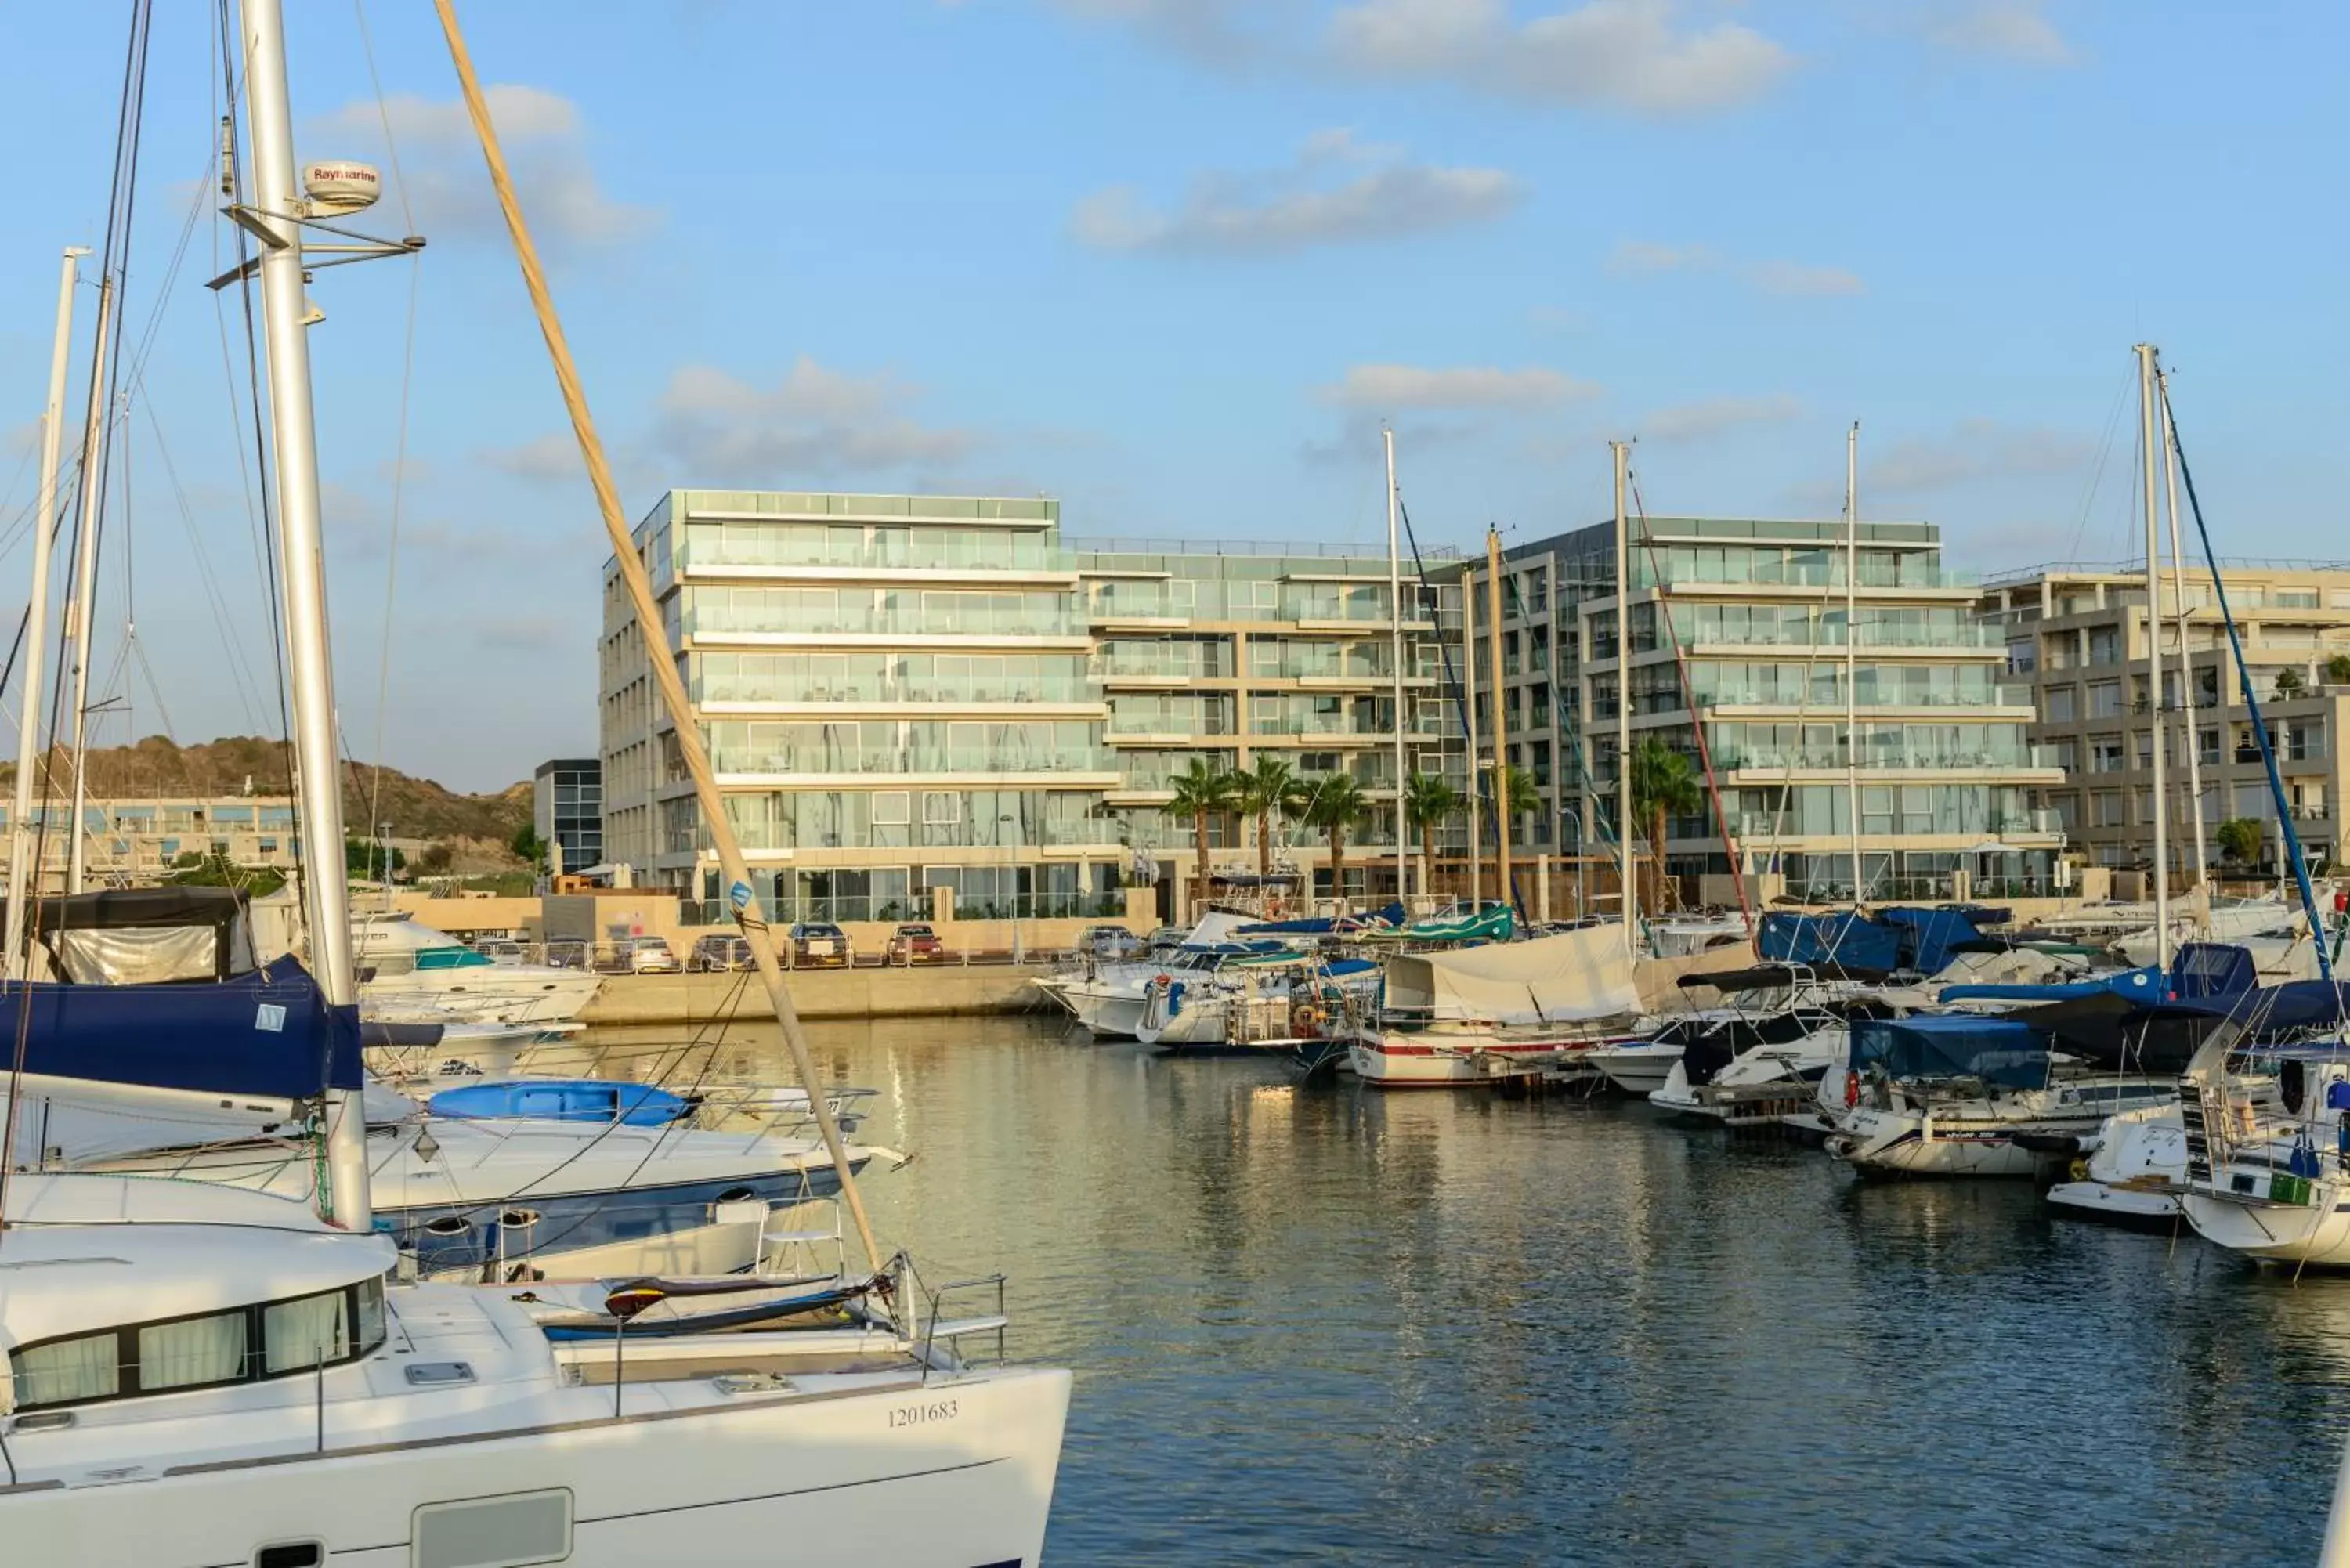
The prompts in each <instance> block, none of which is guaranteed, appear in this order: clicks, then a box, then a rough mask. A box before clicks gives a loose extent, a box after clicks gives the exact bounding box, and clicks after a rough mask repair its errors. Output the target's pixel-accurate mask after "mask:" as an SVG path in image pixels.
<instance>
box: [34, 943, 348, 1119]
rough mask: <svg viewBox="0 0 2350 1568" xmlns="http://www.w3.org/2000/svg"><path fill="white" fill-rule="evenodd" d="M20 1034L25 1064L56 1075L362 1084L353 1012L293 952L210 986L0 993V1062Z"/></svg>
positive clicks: (42, 986) (287, 1085)
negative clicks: (335, 1003) (332, 998)
mask: <svg viewBox="0 0 2350 1568" xmlns="http://www.w3.org/2000/svg"><path fill="white" fill-rule="evenodd" d="M27 1013H29V1015H30V1016H29V1018H28V1017H27V1016H26V1014H27ZM27 1024H29V1028H28V1027H26V1025H27ZM20 1031H21V1032H22V1033H20ZM20 1038H21V1039H23V1040H24V1042H25V1053H26V1054H25V1071H26V1072H27V1073H37V1074H43V1075H47V1076H50V1077H57V1078H87V1079H91V1080H93V1081H96V1082H99V1083H107V1084H142V1085H149V1086H151V1087H153V1088H159V1089H189V1090H193V1091H196V1092H197V1093H200V1094H215V1095H257V1096H270V1097H272V1098H280V1099H289V1100H291V1099H304V1098H307V1097H309V1096H314V1095H317V1094H318V1093H319V1092H320V1091H321V1090H323V1089H330V1088H331V1089H357V1088H359V1087H360V1086H362V1085H363V1084H364V1082H365V1079H364V1075H363V1073H362V1069H361V1067H360V1064H359V1009H358V1008H356V1007H329V1006H328V1004H327V999H326V995H325V993H324V992H321V991H320V990H319V989H318V982H317V981H315V980H313V979H312V978H311V977H310V974H309V971H307V970H305V969H304V968H303V967H302V966H301V965H300V964H298V963H296V962H295V961H294V960H292V959H290V958H280V959H276V960H274V961H271V962H269V963H266V964H264V965H263V966H262V967H261V968H259V969H257V970H254V971H251V972H249V973H246V974H240V975H234V976H232V977H231V978H229V979H227V980H224V981H217V982H213V983H199V984H170V985H67V984H52V983H47V982H39V981H36V982H35V983H33V984H30V985H25V986H9V987H6V988H5V989H0V1059H5V1060H9V1061H13V1060H14V1059H15V1056H16V1042H17V1040H18V1039H20Z"/></svg>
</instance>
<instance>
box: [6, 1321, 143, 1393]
mask: <svg viewBox="0 0 2350 1568" xmlns="http://www.w3.org/2000/svg"><path fill="white" fill-rule="evenodd" d="M116 1344H117V1342H116V1339H115V1335H114V1334H113V1332H112V1331H111V1330H109V1331H108V1332H107V1333H105V1334H88V1335H86V1336H85V1337H83V1338H80V1339H57V1340H51V1341H50V1342H49V1343H48V1344H47V1345H32V1346H29V1347H27V1348H26V1349H24V1350H20V1351H17V1352H16V1354H15V1355H12V1356H10V1357H9V1360H10V1362H11V1363H12V1364H13V1366H14V1367H15V1370H16V1407H17V1408H18V1409H20V1410H24V1409H29V1408H31V1407H34V1406H36V1405H63V1404H67V1403H69V1402H78V1401H79V1400H83V1399H104V1398H108V1397H110V1396H112V1395H113V1394H114V1393H115V1392H116V1391H117V1390H118V1389H119V1388H120V1386H121V1377H122V1368H121V1366H120V1363H119V1360H118V1358H117V1355H116Z"/></svg>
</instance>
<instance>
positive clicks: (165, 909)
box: [34, 888, 257, 985]
mask: <svg viewBox="0 0 2350 1568" xmlns="http://www.w3.org/2000/svg"><path fill="white" fill-rule="evenodd" d="M34 927H35V930H36V935H37V937H38V939H39V941H40V944H41V949H42V954H43V956H44V957H46V958H47V961H48V965H49V971H50V973H51V974H53V975H55V976H56V977H57V978H58V979H60V980H66V981H74V982H77V983H78V984H83V985H152V984H155V983H158V982H160V981H217V980H227V979H229V978H231V977H232V976H234V975H240V974H250V973H252V972H253V971H254V970H255V968H256V967H257V963H256V961H255V957H254V951H253V921H252V915H251V909H250V900H249V899H248V898H246V896H245V893H244V889H243V888H109V889H107V890H106V891H104V892H99V893H69V894H67V895H65V896H63V897H61V898H43V899H42V900H41V901H40V907H39V908H38V909H36V911H35V914H34Z"/></svg>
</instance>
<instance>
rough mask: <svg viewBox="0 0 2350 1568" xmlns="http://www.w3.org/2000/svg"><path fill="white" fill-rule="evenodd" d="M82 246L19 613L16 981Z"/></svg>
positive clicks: (11, 956)
mask: <svg viewBox="0 0 2350 1568" xmlns="http://www.w3.org/2000/svg"><path fill="white" fill-rule="evenodd" d="M88 254H89V247H88V246H87V245H68V246H67V247H66V254H65V259H64V261H63V262H62V263H60V264H59V265H58V267H57V337H56V338H55V339H54V341H53V342H52V344H51V347H50V348H49V395H48V400H47V402H45V403H43V404H42V405H41V472H40V498H39V500H37V501H36V502H35V504H34V508H35V510H34V516H33V597H32V600H31V603H30V604H29V605H28V606H27V607H26V610H25V679H24V681H23V683H22V684H21V685H20V686H18V688H17V702H18V704H19V707H20V710H21V711H19V712H18V713H17V715H16V797H15V799H14V800H13V801H12V802H11V804H10V806H9V811H8V918H7V943H8V946H7V948H6V950H5V955H6V956H5V973H7V974H10V975H14V976H16V978H18V979H22V978H24V976H25V975H26V963H25V910H26V908H27V907H28V906H29V900H31V899H33V898H38V897H39V896H40V888H41V868H40V867H37V866H36V865H34V864H33V832H32V826H31V817H32V815H33V774H34V773H35V771H36V770H37V769H38V768H39V766H40V756H41V739H40V737H41V687H42V685H43V683H44V682H45V680H47V671H46V670H44V668H43V666H42V659H43V657H44V656H45V655H46V654H47V651H48V649H47V643H48V637H49V629H48V628H49V545H50V542H51V541H52V540H53V539H54V538H55V537H56V531H57V463H58V461H59V459H60V458H61V456H62V455H63V449H64V446H65V433H66V428H65V419H66V359H67V357H68V348H69V346H70V344H71V342H72V339H73V307H74V283H75V281H76V279H77V278H78V275H79V273H80V267H79V265H78V263H79V262H80V260H81V258H82V257H84V256H86V255H88Z"/></svg>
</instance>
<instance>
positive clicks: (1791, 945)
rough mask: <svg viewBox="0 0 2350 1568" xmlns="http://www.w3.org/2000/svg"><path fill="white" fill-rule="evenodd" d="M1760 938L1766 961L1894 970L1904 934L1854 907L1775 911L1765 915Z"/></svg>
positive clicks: (1898, 965)
mask: <svg viewBox="0 0 2350 1568" xmlns="http://www.w3.org/2000/svg"><path fill="white" fill-rule="evenodd" d="M1758 940H1759V942H1760V945H1761V949H1762V953H1763V962H1765V963H1801V964H1821V963H1835V964H1842V965H1843V966H1844V967H1845V968H1846V969H1848V970H1851V969H1877V970H1892V969H1898V968H1899V967H1900V963H1901V933H1900V932H1899V931H1898V930H1897V929H1894V928H1893V927H1891V926H1880V925H1878V924H1877V922H1876V921H1874V920H1872V919H1868V917H1867V916H1866V915H1863V914H1860V913H1858V912H1857V911H1855V910H1846V912H1845V913H1843V914H1841V915H1795V914H1788V913H1786V912H1784V911H1774V912H1773V913H1771V914H1767V915H1764V916H1763V930H1762V934H1761V937H1760V938H1759V939H1758Z"/></svg>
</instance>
